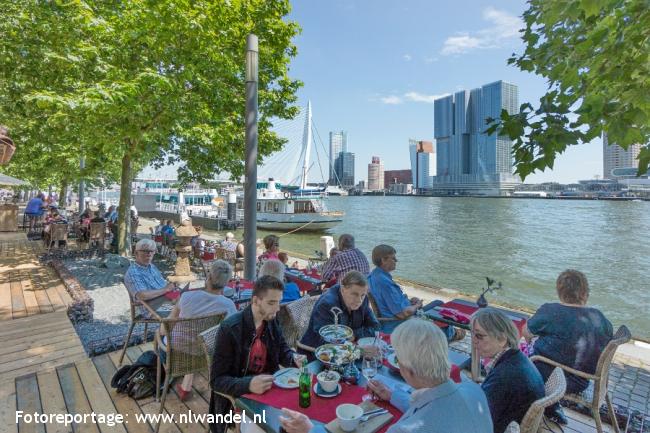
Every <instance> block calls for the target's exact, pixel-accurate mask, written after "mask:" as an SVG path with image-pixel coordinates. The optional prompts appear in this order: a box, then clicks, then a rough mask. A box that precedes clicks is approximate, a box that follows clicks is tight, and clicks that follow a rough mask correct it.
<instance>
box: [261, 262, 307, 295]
mask: <svg viewBox="0 0 650 433" xmlns="http://www.w3.org/2000/svg"><path fill="white" fill-rule="evenodd" d="M284 269H285V266H284V264H283V263H282V262H281V261H279V260H267V261H266V262H264V264H263V265H262V267H261V268H260V273H259V275H258V278H260V277H263V276H264V275H271V276H273V277H275V278H277V279H278V280H280V281H282V282H283V283H284V291H283V292H282V300H281V301H280V303H281V304H284V303H287V302H291V301H295V300H296V299H300V289H299V288H298V285H297V284H296V283H294V282H287V281H286V278H285V277H284Z"/></svg>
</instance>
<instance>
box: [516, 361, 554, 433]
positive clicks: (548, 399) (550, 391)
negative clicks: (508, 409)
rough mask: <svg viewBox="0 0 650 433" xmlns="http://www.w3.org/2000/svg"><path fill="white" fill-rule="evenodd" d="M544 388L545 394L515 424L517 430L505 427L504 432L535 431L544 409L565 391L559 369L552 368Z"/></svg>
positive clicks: (530, 432) (522, 432) (532, 432)
mask: <svg viewBox="0 0 650 433" xmlns="http://www.w3.org/2000/svg"><path fill="white" fill-rule="evenodd" d="M544 389H545V394H546V395H545V396H544V397H542V398H540V399H539V400H536V401H534V402H533V404H531V405H530V407H529V408H528V410H527V411H526V415H524V418H523V419H522V420H521V424H520V425H519V426H517V430H508V429H506V432H512V433H514V432H519V431H520V432H521V433H537V431H538V430H539V426H540V424H541V423H542V418H543V417H544V409H546V408H547V407H549V406H551V405H553V404H555V403H557V402H558V401H560V399H561V398H562V397H563V396H564V392H565V391H566V379H565V377H564V373H562V370H561V369H559V368H556V369H554V370H553V372H552V373H551V375H550V376H549V377H548V379H547V380H546V385H544ZM511 425H512V423H510V425H508V428H510V426H511Z"/></svg>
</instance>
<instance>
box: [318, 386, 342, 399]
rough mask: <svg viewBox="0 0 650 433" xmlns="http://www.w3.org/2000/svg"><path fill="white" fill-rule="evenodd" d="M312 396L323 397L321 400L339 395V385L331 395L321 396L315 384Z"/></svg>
mask: <svg viewBox="0 0 650 433" xmlns="http://www.w3.org/2000/svg"><path fill="white" fill-rule="evenodd" d="M314 394H316V395H317V396H319V397H323V398H332V397H336V396H337V395H339V394H341V384H340V383H339V384H337V385H336V392H333V393H331V394H330V393H327V394H321V393H319V392H318V382H316V384H315V385H314Z"/></svg>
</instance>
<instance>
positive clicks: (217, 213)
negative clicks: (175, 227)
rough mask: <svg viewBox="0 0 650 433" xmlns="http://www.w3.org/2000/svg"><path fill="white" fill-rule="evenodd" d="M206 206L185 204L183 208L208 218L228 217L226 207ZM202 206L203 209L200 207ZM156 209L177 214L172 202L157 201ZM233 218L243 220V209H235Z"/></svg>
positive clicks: (176, 208)
mask: <svg viewBox="0 0 650 433" xmlns="http://www.w3.org/2000/svg"><path fill="white" fill-rule="evenodd" d="M205 207H206V206H192V205H187V206H185V208H184V209H185V210H186V211H188V213H189V214H190V216H200V217H203V218H210V219H220V220H225V219H228V209H226V208H218V209H211V210H208V209H205ZM202 208H203V209H202ZM156 209H157V210H159V211H160V212H166V213H172V214H178V213H179V211H178V205H177V204H173V203H158V204H157V206H156ZM235 218H236V220H237V221H243V220H244V210H243V209H237V212H236V215H235Z"/></svg>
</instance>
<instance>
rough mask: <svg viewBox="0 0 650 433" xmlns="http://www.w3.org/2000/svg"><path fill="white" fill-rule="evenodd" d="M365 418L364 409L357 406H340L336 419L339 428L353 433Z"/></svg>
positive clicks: (337, 409)
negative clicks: (362, 418)
mask: <svg viewBox="0 0 650 433" xmlns="http://www.w3.org/2000/svg"><path fill="white" fill-rule="evenodd" d="M362 416H363V409H361V407H359V406H357V405H356V404H349V403H345V404H340V405H338V406H337V408H336V418H337V419H338V421H339V427H340V428H341V430H343V431H344V432H351V431H354V429H356V428H357V426H358V425H359V422H360V421H361V417H362Z"/></svg>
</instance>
